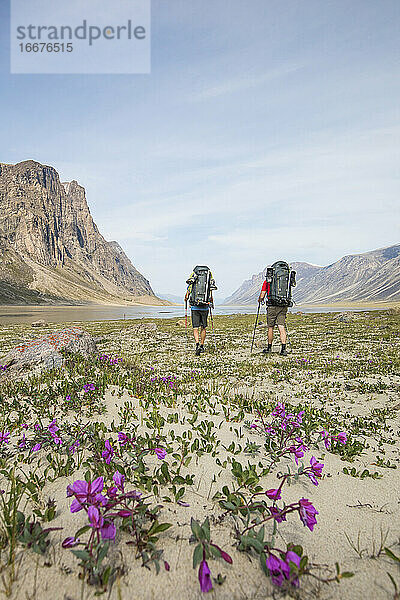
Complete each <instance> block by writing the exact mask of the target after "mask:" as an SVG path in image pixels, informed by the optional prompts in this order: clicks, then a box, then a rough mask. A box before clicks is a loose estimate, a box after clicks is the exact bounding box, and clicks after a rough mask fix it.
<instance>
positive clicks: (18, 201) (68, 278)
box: [0, 160, 155, 302]
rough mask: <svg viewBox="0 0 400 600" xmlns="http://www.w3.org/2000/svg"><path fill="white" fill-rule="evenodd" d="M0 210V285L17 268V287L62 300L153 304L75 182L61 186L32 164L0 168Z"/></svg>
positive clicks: (46, 170) (52, 174) (148, 290)
mask: <svg viewBox="0 0 400 600" xmlns="http://www.w3.org/2000/svg"><path fill="white" fill-rule="evenodd" d="M0 209H1V210H0V250H2V257H3V259H2V257H1V256H0V280H1V278H2V277H3V275H4V273H5V272H6V271H7V281H9V280H10V276H11V275H10V273H11V274H12V271H13V269H12V265H11V263H12V264H14V263H15V264H17V263H18V270H19V271H21V270H22V271H24V273H25V279H24V282H21V281H19V280H18V276H17V275H16V280H15V281H14V283H15V284H18V285H19V284H21V285H22V284H23V285H26V284H27V283H28V285H29V288H30V289H34V290H37V291H39V292H41V293H43V294H48V295H51V296H55V297H60V298H63V299H66V300H68V299H71V300H77V301H79V300H88V299H89V300H93V301H108V302H111V301H114V302H116V301H120V300H121V299H123V300H129V299H130V298H131V299H134V298H135V297H138V296H149V297H152V298H155V296H154V293H153V291H152V289H151V286H150V283H149V282H148V281H147V279H145V278H144V277H143V276H142V275H141V274H140V273H139V272H138V271H137V270H136V269H135V267H134V266H133V265H132V263H131V262H130V260H129V258H128V257H127V256H126V254H125V253H124V252H123V251H122V249H121V248H120V246H119V249H116V248H115V247H113V245H110V244H109V243H108V242H107V241H106V240H105V239H104V238H103V236H102V235H101V234H100V232H99V230H98V228H97V226H96V224H95V223H94V221H93V218H92V216H91V214H90V210H89V206H88V203H87V200H86V192H85V188H84V187H83V186H81V185H80V184H79V183H78V182H77V181H76V180H72V181H70V182H63V183H61V182H60V178H59V175H58V173H57V171H56V170H55V169H54V168H53V167H50V166H47V165H42V164H40V163H38V162H36V161H33V160H26V161H23V162H20V163H17V164H16V165H10V164H5V163H0ZM6 255H7V257H8V259H7V260H8V262H7V269H5V266H4V265H5V258H4V257H5V256H6ZM11 255H12V257H13V258H12V260H11V258H10V257H11ZM10 261H11V263H10ZM15 270H16V269H15ZM27 272H28V273H29V275H28V276H27V275H26V274H27ZM4 276H5V275H4Z"/></svg>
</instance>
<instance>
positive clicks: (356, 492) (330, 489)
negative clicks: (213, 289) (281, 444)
mask: <svg viewBox="0 0 400 600" xmlns="http://www.w3.org/2000/svg"><path fill="white" fill-rule="evenodd" d="M214 320H215V330H216V331H215V339H214V341H215V347H214V345H213V343H212V336H211V335H210V336H209V338H208V340H207V342H208V345H207V347H206V352H205V354H204V355H203V356H201V357H200V358H197V357H195V356H194V354H193V344H192V341H191V339H190V338H189V340H188V341H187V340H186V335H185V329H184V328H183V327H182V326H181V325H178V324H177V321H178V319H170V320H166V321H163V322H161V320H158V321H157V320H155V319H151V320H148V321H147V322H149V321H151V322H154V323H157V328H156V329H155V330H154V329H151V328H149V329H146V327H145V326H143V325H139V326H138V324H137V322H136V323H135V322H133V321H123V322H119V323H118V322H113V323H104V322H101V323H90V324H88V323H85V324H83V327H84V328H85V329H87V330H89V331H90V332H92V333H93V334H95V335H97V336H100V338H101V341H100V342H99V346H100V348H101V351H102V352H104V351H108V352H114V353H116V354H118V355H119V356H122V357H124V362H123V363H122V366H121V367H119V368H120V370H121V373H123V372H124V368H125V367H124V365H126V366H128V364H129V363H131V364H132V363H135V364H136V365H140V367H146V368H151V367H152V368H153V369H154V373H156V374H157V375H159V376H165V375H167V374H175V375H176V376H177V377H178V379H182V378H183V377H189V374H190V373H191V372H192V371H196V373H195V375H194V381H193V383H192V384H191V385H189V386H186V387H185V386H184V385H183V384H182V386H180V388H179V389H180V393H179V394H178V396H177V397H175V396H174V394H173V392H169V391H168V390H166V391H165V389H164V387H163V386H159V387H158V388H157V391H158V393H157V394H155V396H154V401H153V402H152V403H150V405H149V408H148V409H147V410H146V409H144V408H143V398H142V399H140V398H138V397H135V395H132V394H131V393H130V392H129V391H128V390H127V389H124V387H123V386H122V385H119V386H118V385H114V384H113V385H108V386H107V390H106V393H105V396H104V398H103V399H102V401H101V404H102V405H103V406H104V413H103V414H101V415H100V414H94V415H91V416H90V415H89V416H88V415H87V409H86V407H83V409H82V410H81V411H79V412H78V413H75V412H74V411H68V412H65V411H63V410H62V407H61V402H60V407H59V408H57V410H56V411H55V414H56V416H57V422H58V424H59V425H60V427H61V429H62V425H63V423H67V422H68V423H71V422H73V421H74V419H75V418H76V417H78V419H79V421H80V423H81V424H85V423H89V424H90V423H93V422H96V421H97V422H103V423H104V426H105V431H106V432H107V433H106V437H109V438H110V439H111V440H112V441H113V444H115V446H116V442H115V440H116V432H117V431H118V430H119V422H120V419H121V409H122V408H123V407H124V404H125V403H126V402H129V403H130V409H129V410H130V412H131V415H135V418H136V419H137V421H136V422H138V423H139V430H140V432H141V433H142V434H144V433H145V432H146V431H148V432H149V433H150V434H154V430H152V428H151V427H150V426H149V422H147V424H146V417H148V416H149V415H150V414H151V412H152V411H153V410H154V406H156V412H157V414H158V415H160V416H162V417H164V418H165V419H168V415H171V416H172V415H175V414H177V415H178V417H177V419H178V422H177V423H175V422H174V423H168V422H166V423H165V424H164V426H163V427H162V428H161V430H160V435H161V436H162V439H163V436H164V441H165V443H164V442H160V445H167V446H168V445H170V447H171V448H172V447H173V446H174V442H173V440H172V439H171V432H173V434H172V435H173V436H175V437H176V436H177V435H182V434H183V432H184V431H189V430H192V434H193V436H194V437H193V439H194V438H195V437H196V436H199V434H198V430H197V431H196V430H195V429H194V428H193V427H192V426H191V425H190V424H188V419H189V418H191V419H192V418H193V403H194V402H198V406H199V410H198V416H197V419H196V421H195V423H194V427H197V426H198V424H199V423H200V422H201V421H202V420H203V421H204V422H209V423H211V425H210V427H211V431H212V433H213V434H214V438H213V439H214V442H213V444H214V449H215V452H216V453H215V455H214V456H213V455H212V452H207V451H206V452H205V453H203V454H202V455H201V456H196V454H195V453H194V454H193V457H192V461H191V463H190V464H189V465H188V467H187V468H185V467H183V468H182V474H183V476H185V475H186V474H193V475H194V484H193V486H190V485H188V486H186V489H185V495H184V498H183V500H184V502H185V503H187V504H189V506H180V505H177V504H176V503H175V502H170V503H168V502H165V501H163V500H162V497H163V496H165V495H166V494H168V490H167V489H164V490H163V491H162V492H161V493H160V496H159V497H158V498H153V503H154V504H159V505H161V506H162V508H161V513H160V517H159V520H160V521H167V522H169V523H172V525H173V526H172V527H171V528H170V529H168V530H167V531H166V532H164V533H162V534H161V535H160V540H159V547H160V548H163V550H164V553H163V557H162V558H163V559H165V560H167V561H168V563H169V565H170V570H169V571H166V570H165V569H164V567H163V566H161V570H160V573H159V574H158V575H156V573H155V569H154V567H153V566H152V567H151V569H147V568H144V567H142V566H141V561H140V560H135V557H134V550H133V549H132V548H131V547H129V546H126V544H125V542H126V541H127V539H128V538H127V536H126V534H124V533H118V534H117V539H116V543H115V544H114V545H113V546H112V547H111V549H110V552H109V557H110V560H111V562H112V563H113V564H116V565H121V566H123V572H122V573H121V575H120V576H119V577H118V578H117V580H116V581H115V583H114V585H113V586H112V588H111V590H108V591H107V592H106V593H105V596H107V597H110V598H115V599H124V600H128V599H129V600H131V599H132V600H136V599H137V600H142V599H143V600H150V599H153V598H154V599H157V600H164V599H165V600H167V599H168V600H169V599H170V598H174V599H177V600H181V599H182V600H186V599H189V598H190V599H192V598H193V599H196V598H201V597H203V596H205V594H202V593H201V591H200V588H199V584H198V580H197V571H195V570H194V569H193V567H192V553H193V548H194V544H192V543H190V537H191V530H190V519H191V517H194V518H196V519H198V520H200V521H202V520H203V519H205V518H206V517H207V516H208V517H209V519H210V523H211V536H212V541H214V542H215V543H216V544H218V545H219V546H220V547H221V548H223V549H224V550H225V551H226V552H228V553H229V554H230V555H231V556H232V558H233V564H232V565H228V564H227V563H225V562H223V561H222V560H221V559H219V560H210V561H209V566H210V569H211V572H212V575H213V577H217V575H218V574H219V573H220V574H221V575H222V576H226V579H225V581H224V582H223V583H222V585H219V584H217V583H215V581H214V589H213V590H212V591H211V592H210V593H209V594H208V597H210V598H212V599H221V600H222V599H223V600H245V599H246V600H247V599H248V600H250V599H251V600H265V599H268V598H274V597H282V598H289V597H293V598H320V599H322V600H327V599H329V598H335V599H336V598H341V599H343V600H359V599H361V598H371V599H372V598H373V599H376V600H380V599H382V600H384V599H388V598H394V597H395V589H394V586H393V584H392V582H391V580H390V579H389V577H388V574H387V573H390V574H391V576H392V578H393V579H394V581H396V582H399V583H398V585H399V588H400V569H399V566H398V565H397V564H396V563H395V561H393V560H392V559H390V558H389V557H388V556H387V555H386V554H385V552H384V550H383V548H384V547H387V548H391V550H392V551H393V552H394V553H395V555H397V556H399V555H400V477H399V463H400V452H399V437H400V395H399V390H400V373H399V354H398V343H399V327H398V325H399V320H398V317H397V316H396V315H390V314H389V313H379V314H373V313H363V314H358V315H356V317H355V318H354V319H353V320H352V321H351V322H350V323H342V322H338V321H337V319H336V318H335V316H334V315H326V314H324V315H318V314H312V315H292V316H290V317H289V326H288V329H289V334H290V342H291V345H290V346H291V347H290V351H291V353H290V354H289V356H287V357H284V358H283V357H279V356H278V355H277V353H276V351H277V350H278V349H279V346H278V344H275V345H274V354H273V356H272V357H271V358H266V357H264V356H263V355H261V354H260V350H261V348H262V346H263V343H264V337H265V328H264V327H263V326H261V327H260V328H259V329H258V332H257V339H256V352H255V353H254V355H253V356H252V357H250V356H249V341H250V339H251V332H252V325H253V323H254V317H251V316H229V317H217V318H214ZM3 329H4V331H3ZM3 329H2V330H0V336H2V339H3V340H4V346H3V348H4V351H6V349H7V348H8V347H10V346H12V344H13V341H15V340H17V339H18V341H19V340H21V339H26V338H28V337H31V336H32V331H30V330H29V327H24V326H19V327H18V328H17V329H16V330H15V332H13V328H12V327H7V328H3ZM54 329H56V327H54ZM46 331H48V329H46ZM35 333H37V334H38V335H40V334H41V331H40V329H39V330H38V332H35ZM13 336H14V337H13ZM215 348H216V349H215ZM0 363H1V359H0ZM26 377H27V376H26V375H25V378H26ZM59 377H61V378H62V375H60V376H59ZM5 382H6V376H3V379H2V381H0V385H1V384H3V386H4V384H5ZM182 390H185V393H181V392H182ZM254 400H262V401H263V402H265V405H267V404H268V403H269V402H270V401H273V403H275V402H278V401H280V402H285V403H287V404H290V405H291V406H292V407H296V406H298V405H300V404H301V405H306V406H307V407H310V408H311V409H313V410H314V409H315V411H316V412H315V414H316V415H323V414H327V413H329V414H330V415H332V418H333V419H338V422H340V424H341V426H343V428H344V429H346V426H347V429H348V431H349V432H352V434H351V435H352V440H358V441H360V442H361V443H363V444H364V445H366V446H368V447H366V448H365V449H364V451H363V452H362V453H358V454H356V455H355V456H354V458H353V460H352V461H349V460H343V457H341V456H340V455H338V454H334V453H332V452H329V451H327V450H326V449H325V447H324V446H323V444H319V445H318V447H312V448H310V451H309V452H308V453H306V455H305V456H304V458H303V462H304V463H305V464H306V465H307V464H308V463H309V459H310V458H311V456H315V457H316V458H317V459H318V460H319V461H321V462H323V463H324V469H323V477H322V479H321V480H320V482H319V485H318V486H314V485H313V484H312V483H311V481H310V480H309V479H305V478H303V479H300V480H299V481H298V482H296V483H294V484H293V485H290V487H285V488H284V490H285V501H286V502H287V503H289V502H295V501H296V500H298V499H299V498H300V497H305V498H308V499H310V501H311V502H312V503H313V504H314V506H315V507H316V508H317V510H318V512H319V514H318V516H317V521H318V524H317V525H316V526H315V528H314V531H313V532H311V531H309V529H307V528H306V527H304V526H303V525H302V523H301V522H300V520H299V518H298V516H297V515H294V514H293V515H290V516H288V520H287V522H286V523H282V524H281V525H280V526H279V528H278V535H277V537H276V542H275V543H276V545H278V544H280V546H282V547H284V546H285V545H286V543H287V542H294V543H296V544H301V545H302V546H303V547H304V551H305V553H306V554H307V555H308V557H309V560H310V562H311V563H313V564H314V565H319V567H315V569H314V571H313V572H314V573H316V574H320V575H321V576H322V577H325V578H328V577H331V576H332V574H333V573H334V570H335V563H336V562H337V563H339V564H340V568H341V571H342V572H343V571H350V572H353V573H354V576H353V577H352V578H349V579H344V580H342V581H341V583H340V584H337V583H330V584H329V585H328V584H325V583H321V582H319V581H317V580H316V579H315V578H313V577H306V576H305V577H304V578H303V579H302V582H301V586H300V588H298V589H294V588H293V589H289V590H287V591H286V592H279V593H278V592H277V589H276V588H274V587H273V586H272V584H271V581H270V579H269V578H267V577H266V575H265V574H264V573H263V571H262V570H261V568H260V565H259V561H258V558H257V556H256V555H255V554H251V553H246V552H240V551H239V550H238V547H237V546H238V543H237V542H238V540H237V537H236V535H235V522H234V519H233V517H232V516H230V515H226V516H222V515H223V513H224V512H225V511H224V510H223V509H222V508H221V507H220V505H219V504H218V500H217V499H213V497H214V495H215V494H216V492H218V491H220V490H222V487H223V486H224V485H227V486H228V487H229V488H230V489H233V487H234V486H235V485H236V487H237V482H235V480H234V477H233V476H232V473H231V466H230V464H229V463H228V464H227V467H226V468H224V467H223V466H221V465H223V464H224V461H226V460H227V459H229V458H230V459H231V460H232V458H234V459H235V460H237V461H239V462H241V464H242V465H243V466H244V467H245V466H246V465H247V464H248V462H250V463H251V464H256V465H257V468H258V469H259V470H261V467H260V465H263V466H264V467H265V466H266V464H268V462H269V461H268V455H267V453H266V451H265V449H264V448H263V443H264V438H263V436H262V435H260V434H259V433H257V432H255V431H254V430H252V429H250V428H249V427H246V422H247V423H248V424H250V423H251V422H253V421H254V418H255V413H254V412H253V411H252V410H251V407H252V402H253V401H254ZM31 402H32V407H33V410H34V407H35V402H37V400H36V398H35V395H34V394H33V395H32V400H31ZM171 404H172V406H171ZM188 407H189V409H188ZM228 407H229V414H227V412H226V410H227V408H228ZM241 407H244V408H243V409H242V410H241ZM224 409H225V412H224ZM294 409H295V408H294ZM3 410H5V404H3ZM4 416H5V417H6V418H7V417H10V415H4ZM11 417H12V415H11ZM11 417H10V419H11ZM357 417H358V418H359V419H358V420H357ZM316 418H317V417H316ZM43 422H44V423H45V424H47V423H48V422H49V419H46V418H45V419H44V421H43ZM8 426H9V425H8ZM15 431H17V429H15ZM16 439H17V438H16ZM199 439H202V436H200V437H199ZM232 442H234V443H235V449H236V448H238V444H240V445H241V446H242V451H241V452H239V453H238V454H236V455H233V454H232V452H230V451H229V450H227V448H228V447H229V445H230V444H231V443H232ZM248 442H254V443H256V444H258V445H259V446H260V449H259V451H258V452H256V453H255V454H254V455H251V454H245V453H244V451H243V448H244V447H245V446H246V444H247V443H248ZM168 447H169V446H168ZM175 450H176V448H175ZM46 453H47V452H46V451H44V450H41V451H40V452H39V453H38V459H41V461H42V465H43V464H45V454H46ZM87 456H90V452H88V453H87ZM145 460H146V464H147V465H148V467H149V469H150V472H151V471H152V470H154V469H158V468H159V467H160V465H161V461H159V460H158V459H157V458H156V457H155V456H153V455H151V456H150V455H149V456H148V457H146V459H145ZM166 461H167V462H168V464H171V463H172V461H173V459H172V455H171V454H168V455H167V458H166ZM217 461H218V462H217ZM383 463H386V464H389V465H391V466H393V467H395V468H390V467H389V466H382V465H383ZM4 466H6V467H7V465H6V464H5V463H2V468H4ZM10 466H11V465H8V468H10ZM20 466H21V467H23V465H22V464H21V465H20ZM287 466H290V468H291V469H293V468H294V467H295V465H294V461H293V460H291V459H284V460H283V461H281V462H280V463H279V464H278V465H277V466H276V468H275V469H274V470H273V471H272V472H271V473H269V474H267V475H264V476H262V477H261V478H260V481H259V483H258V485H260V486H262V488H263V489H264V490H267V489H270V488H274V487H277V482H278V480H277V474H278V473H279V472H284V471H285V470H286V469H287ZM353 467H354V468H355V470H356V474H357V473H358V475H360V474H361V473H362V472H363V471H364V470H365V469H367V470H368V472H369V474H370V475H373V474H374V473H377V474H378V476H377V477H379V478H373V477H371V476H367V477H364V478H361V477H360V476H354V477H353V476H351V475H349V474H346V473H344V472H343V469H347V470H348V471H350V470H351V469H352V468H353ZM30 468H32V466H30ZM38 468H39V471H40V469H42V466H39V467H38ZM24 469H25V470H27V468H26V466H25V467H24ZM93 473H95V465H94V467H93ZM83 475H84V469H81V470H76V471H75V472H74V473H73V474H72V475H71V476H69V477H64V476H61V477H59V478H57V479H56V480H55V481H52V482H48V483H46V484H45V486H44V487H43V489H42V490H41V497H42V499H43V502H45V501H46V499H47V498H48V497H50V498H54V499H55V500H56V507H57V513H56V518H55V519H54V520H52V521H51V522H50V523H48V524H46V525H44V526H50V527H62V528H63V529H62V531H54V532H52V533H51V534H50V536H51V544H50V547H49V549H48V551H47V552H46V554H45V555H43V556H39V555H37V554H34V553H33V552H32V551H31V550H27V549H25V548H23V547H21V546H18V548H17V553H16V557H15V565H14V567H15V576H14V581H12V583H8V582H9V580H10V566H7V565H6V558H7V554H6V552H7V550H6V548H5V549H4V550H3V551H2V553H1V555H0V561H1V562H0V565H1V569H2V571H1V575H2V578H3V583H2V584H0V588H2V589H0V596H1V595H4V597H6V596H7V597H10V598H12V599H19V598H29V599H30V600H36V599H38V600H39V599H40V600H47V599H49V600H50V599H54V600H58V599H60V600H78V599H80V598H85V599H89V598H94V597H95V593H96V588H94V587H93V586H90V585H88V583H86V582H85V581H83V580H82V579H80V578H79V573H80V569H79V567H78V561H77V559H76V558H75V557H74V556H73V555H72V553H71V552H70V551H69V550H66V549H62V548H61V541H62V540H63V539H64V538H65V537H66V536H70V535H73V533H74V531H76V529H77V528H78V527H79V526H80V525H82V524H84V523H85V522H86V518H85V515H84V514H83V511H82V512H81V513H78V514H71V513H70V511H69V506H70V503H71V501H70V498H67V497H66V486H67V485H68V484H70V483H72V482H73V481H75V480H76V479H78V478H82V477H83ZM6 485H7V484H6V483H5V478H4V476H2V477H1V479H0V488H1V487H3V488H4V487H5V486H6ZM127 489H133V488H132V486H131V485H127ZM32 508H34V506H33V505H32V503H28V504H27V505H26V509H25V513H26V514H29V512H30V510H31V509H32ZM270 529H271V527H270V522H269V524H268V525H267V526H266V530H267V532H268V531H269V530H270Z"/></svg>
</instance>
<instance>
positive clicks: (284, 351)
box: [279, 348, 287, 356]
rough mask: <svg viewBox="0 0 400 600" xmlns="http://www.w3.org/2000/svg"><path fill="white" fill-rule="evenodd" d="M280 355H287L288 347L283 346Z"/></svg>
mask: <svg viewBox="0 0 400 600" xmlns="http://www.w3.org/2000/svg"><path fill="white" fill-rule="evenodd" d="M279 355H280V356H287V351H286V348H282V350H281V351H280V352H279Z"/></svg>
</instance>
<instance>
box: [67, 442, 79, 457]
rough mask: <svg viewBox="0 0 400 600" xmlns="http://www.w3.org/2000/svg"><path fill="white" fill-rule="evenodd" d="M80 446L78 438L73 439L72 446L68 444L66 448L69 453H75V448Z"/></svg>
mask: <svg viewBox="0 0 400 600" xmlns="http://www.w3.org/2000/svg"><path fill="white" fill-rule="evenodd" d="M79 446H80V443H79V440H75V442H74V443H73V444H72V446H70V447H69V448H68V449H69V451H70V452H71V454H75V452H76V450H78V448H79Z"/></svg>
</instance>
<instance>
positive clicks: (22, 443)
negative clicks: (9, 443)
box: [18, 433, 26, 448]
mask: <svg viewBox="0 0 400 600" xmlns="http://www.w3.org/2000/svg"><path fill="white" fill-rule="evenodd" d="M18 448H26V435H25V433H23V434H22V441H21V442H20V443H19V444H18Z"/></svg>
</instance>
